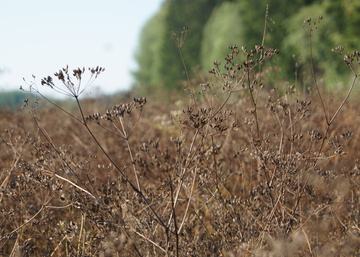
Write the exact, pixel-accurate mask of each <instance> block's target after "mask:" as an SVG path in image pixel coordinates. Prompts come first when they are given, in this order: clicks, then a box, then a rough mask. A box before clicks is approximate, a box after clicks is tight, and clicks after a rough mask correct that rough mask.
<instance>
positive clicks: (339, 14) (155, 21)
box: [133, 0, 360, 94]
mask: <svg viewBox="0 0 360 257" xmlns="http://www.w3.org/2000/svg"><path fill="white" fill-rule="evenodd" d="M267 5H268V6H269V9H268V17H267V20H266V22H267V27H266V37H265V42H264V45H265V47H272V48H276V49H278V50H279V51H280V54H279V55H278V57H277V58H275V59H274V60H272V61H271V63H270V65H271V67H272V68H273V70H274V71H275V70H276V76H277V77H276V81H277V83H278V82H279V81H288V82H290V83H294V80H295V76H294V73H295V70H296V69H297V71H298V74H303V76H304V77H305V76H309V73H308V71H307V70H306V67H309V39H308V36H307V34H306V31H305V29H304V27H303V24H304V20H306V19H308V18H312V19H313V20H314V21H315V20H317V17H319V16H323V19H322V20H321V22H320V24H319V25H318V26H317V27H318V28H317V30H316V31H314V34H313V37H312V40H313V59H314V60H313V61H314V64H315V71H316V73H317V75H319V76H321V77H322V78H323V83H324V84H325V86H326V87H328V88H336V87H339V86H341V85H347V84H348V79H349V75H350V74H349V71H348V69H347V67H346V66H345V65H344V64H343V62H342V58H339V56H336V55H335V54H334V53H332V52H331V49H333V48H335V47H336V46H338V45H343V46H345V52H350V51H353V50H355V49H356V48H358V47H359V45H360V44H359V43H360V40H359V39H360V33H359V28H360V1H358V0H317V1H316V0H165V1H164V3H163V5H162V8H161V9H160V10H159V12H158V13H157V14H156V15H155V16H154V17H152V18H151V19H150V20H149V21H148V23H147V24H146V25H145V26H144V27H143V30H142V33H141V37H140V42H139V47H138V50H137V52H136V56H135V58H136V61H137V63H138V70H136V71H134V73H133V75H134V77H135V79H136V85H135V89H137V90H139V91H141V93H144V94H148V93H150V92H154V88H158V89H159V88H160V89H164V88H165V89H168V90H180V89H181V88H182V87H181V83H179V82H180V81H183V80H185V79H186V76H185V73H184V68H183V65H182V62H181V58H180V55H179V50H178V48H177V47H176V45H175V43H174V42H173V41H172V40H171V35H172V33H173V32H175V33H176V34H177V36H180V32H181V30H182V28H183V27H188V28H189V30H188V32H187V35H186V40H185V44H184V46H183V48H182V51H183V55H184V59H185V62H186V66H187V68H188V70H189V71H190V76H194V75H195V74H196V73H197V72H200V73H202V74H206V73H207V71H208V70H209V69H210V68H212V63H213V62H214V61H220V62H221V61H222V60H223V59H224V56H226V54H228V53H229V50H228V49H227V46H228V45H234V44H237V45H238V46H246V47H247V48H248V49H251V48H253V47H254V46H255V45H261V43H262V39H263V34H264V23H265V13H266V7H267ZM295 64H297V68H295ZM274 68H276V69H274ZM279 79H280V80H279ZM299 80H301V78H299ZM302 81H303V82H302V83H299V84H301V86H310V84H306V82H304V81H305V79H303V80H302Z"/></svg>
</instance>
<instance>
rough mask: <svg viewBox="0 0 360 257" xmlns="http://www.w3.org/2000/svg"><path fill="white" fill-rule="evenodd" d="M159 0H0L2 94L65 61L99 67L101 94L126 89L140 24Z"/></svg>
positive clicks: (75, 64) (51, 72)
mask: <svg viewBox="0 0 360 257" xmlns="http://www.w3.org/2000/svg"><path fill="white" fill-rule="evenodd" d="M162 2H163V0H131V1H128V0H60V1H55V0H31V1H30V0H11V1H10V0H1V1H0V32H1V34H0V35H1V36H0V70H1V71H2V73H1V74H0V92H1V91H5V90H11V89H18V88H19V86H20V85H23V86H24V87H26V84H25V83H24V82H23V77H25V79H26V80H28V81H31V80H32V74H33V75H35V76H36V81H37V82H38V84H40V80H41V79H42V78H43V77H45V76H47V75H52V74H53V73H54V72H56V71H58V70H59V69H60V68H62V67H65V66H66V65H69V68H70V69H74V68H77V67H83V66H85V67H92V66H97V65H99V66H102V67H105V68H106V71H105V72H104V73H103V74H101V75H100V77H99V78H98V79H97V80H96V81H95V83H94V85H93V86H92V87H91V88H90V91H91V90H92V91H94V92H95V91H96V88H97V87H100V90H101V91H102V92H105V93H111V92H115V91H118V90H124V89H128V88H129V87H130V85H131V82H132V78H131V75H130V72H131V71H132V70H134V69H135V68H136V63H135V61H134V53H135V49H136V47H137V44H138V38H139V34H140V31H141V28H142V26H143V25H144V24H145V23H146V21H147V20H148V19H149V18H150V17H152V16H153V15H154V14H155V13H156V12H157V11H158V10H159V8H160V6H161V4H162Z"/></svg>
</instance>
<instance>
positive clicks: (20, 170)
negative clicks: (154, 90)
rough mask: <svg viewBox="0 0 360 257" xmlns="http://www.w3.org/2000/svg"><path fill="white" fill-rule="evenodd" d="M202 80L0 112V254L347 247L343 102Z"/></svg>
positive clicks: (351, 191) (351, 243) (356, 191)
mask: <svg viewBox="0 0 360 257" xmlns="http://www.w3.org/2000/svg"><path fill="white" fill-rule="evenodd" d="M202 87H204V89H203V91H202V96H201V97H199V98H198V99H196V98H192V97H190V98H188V97H184V98H183V99H180V100H178V101H176V102H175V104H168V105H165V104H164V105H162V104H154V103H151V99H148V103H146V102H145V99H137V101H131V100H130V102H128V103H127V104H125V100H124V99H121V100H116V99H113V100H112V101H115V102H116V101H119V102H118V104H120V105H117V106H115V107H114V108H111V107H109V109H110V110H109V111H108V112H105V110H104V107H101V104H99V102H98V101H97V100H87V101H84V102H82V103H81V106H82V108H83V109H82V110H83V112H84V115H85V116H87V115H89V116H88V117H85V119H86V121H87V127H88V128H89V129H90V131H91V133H93V135H94V138H93V137H92V136H91V134H89V133H88V131H87V129H86V126H84V125H83V124H82V123H81V115H80V113H79V111H78V110H76V109H72V110H70V112H71V113H73V115H74V116H75V118H74V117H72V116H70V115H68V114H66V113H63V112H62V111H60V110H59V109H58V108H56V107H50V106H49V107H45V108H42V109H40V110H37V109H33V108H32V105H34V103H28V105H27V107H24V108H23V111H21V112H17V113H1V116H0V117H1V118H0V119H1V122H0V126H1V128H0V133H1V134H0V136H1V139H2V144H1V156H0V158H1V163H0V168H1V173H0V179H1V180H0V182H1V195H0V197H1V198H0V201H1V213H0V216H1V218H0V221H1V225H0V228H1V230H0V236H1V238H0V247H1V248H0V249H1V250H0V252H1V255H2V256H20V255H22V256H134V255H136V253H137V254H138V255H141V256H164V255H166V254H168V255H176V254H178V255H179V256H253V255H255V256H356V255H358V254H359V245H360V229H359V222H360V221H359V218H360V214H359V196H360V176H359V175H360V164H359V163H358V161H359V152H360V149H359V144H358V143H359V132H360V131H359V124H360V116H359V115H358V114H359V113H360V107H359V105H358V104H356V101H348V102H346V104H345V105H344V106H343V107H342V108H341V110H340V112H339V114H338V116H337V117H336V118H335V119H334V121H333V122H332V123H331V124H330V126H328V125H327V123H326V118H325V114H324V110H323V108H322V104H321V102H320V101H319V97H318V95H316V94H315V93H314V92H308V93H307V94H306V95H303V94H302V93H300V94H299V93H298V92H297V91H296V90H293V91H291V92H285V93H283V94H278V93H277V92H276V90H267V89H260V87H259V88H257V87H255V90H256V92H257V94H256V103H257V107H256V114H257V118H256V119H257V122H256V120H255V118H254V113H255V110H254V108H253V106H252V103H251V99H250V98H249V97H248V96H247V95H246V93H245V91H240V92H236V93H235V92H232V93H231V98H230V99H227V98H228V94H227V93H226V92H225V93H222V92H221V90H218V91H216V89H214V88H211V86H208V85H202ZM210 90H211V91H210ZM215 92H216V93H215ZM330 96H331V95H330V94H328V93H325V94H323V98H324V99H325V105H326V110H325V111H326V113H327V115H329V117H330V118H331V117H332V115H333V114H334V113H335V112H336V110H337V108H338V106H339V105H340V104H341V99H338V97H336V96H333V97H330ZM145 103H146V104H145ZM98 112H99V113H100V114H93V113H98ZM77 119H79V120H77ZM257 125H258V129H257ZM325 133H326V134H325ZM95 139H96V140H95ZM99 146H100V147H101V148H102V149H103V152H102V151H101V148H100V147H99ZM104 153H106V155H105V154H104ZM135 174H136V175H135Z"/></svg>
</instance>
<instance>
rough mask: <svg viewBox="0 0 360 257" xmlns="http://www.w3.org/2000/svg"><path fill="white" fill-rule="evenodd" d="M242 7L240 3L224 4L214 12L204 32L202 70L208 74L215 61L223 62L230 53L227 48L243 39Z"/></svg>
mask: <svg viewBox="0 0 360 257" xmlns="http://www.w3.org/2000/svg"><path fill="white" fill-rule="evenodd" d="M239 12H240V6H239V3H238V2H224V3H222V4H221V5H219V6H218V7H216V8H215V9H214V10H213V13H212V14H211V16H210V18H209V19H208V21H207V22H206V24H205V26H204V30H203V38H202V42H201V68H202V70H203V71H204V72H207V71H208V70H209V69H210V68H211V67H212V63H213V62H214V61H220V60H223V58H224V56H226V55H227V54H228V53H229V50H228V49H227V47H226V46H229V45H234V44H238V45H240V44H241V43H240V39H241V26H240V24H241V19H240V14H239Z"/></svg>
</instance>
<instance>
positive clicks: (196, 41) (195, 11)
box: [159, 0, 222, 89]
mask: <svg viewBox="0 0 360 257" xmlns="http://www.w3.org/2000/svg"><path fill="white" fill-rule="evenodd" d="M168 2H169V12H168V13H167V17H166V20H165V31H166V32H167V33H166V34H165V35H164V37H163V41H162V42H163V44H162V47H161V51H160V54H161V60H162V61H161V62H160V67H159V73H160V74H161V75H162V76H161V77H162V83H163V84H164V85H165V87H166V88H168V89H179V88H180V87H179V85H178V84H177V82H178V81H181V80H186V76H185V74H184V67H183V64H182V60H181V58H180V56H179V51H178V49H177V47H176V45H175V44H174V42H171V40H170V36H171V34H170V33H171V32H172V31H173V32H175V33H177V35H178V36H179V33H180V31H181V29H182V28H183V27H188V28H189V30H188V32H187V35H186V41H185V44H184V46H183V48H182V52H183V57H184V60H185V63H186V66H187V68H188V69H189V71H191V69H192V68H195V67H196V66H197V65H199V64H200V55H201V42H202V38H203V27H204V24H205V23H206V21H207V20H208V18H209V17H210V15H211V13H212V10H213V9H214V7H215V6H216V5H218V4H220V3H221V2H222V1H221V0H196V1H195V0H168Z"/></svg>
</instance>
